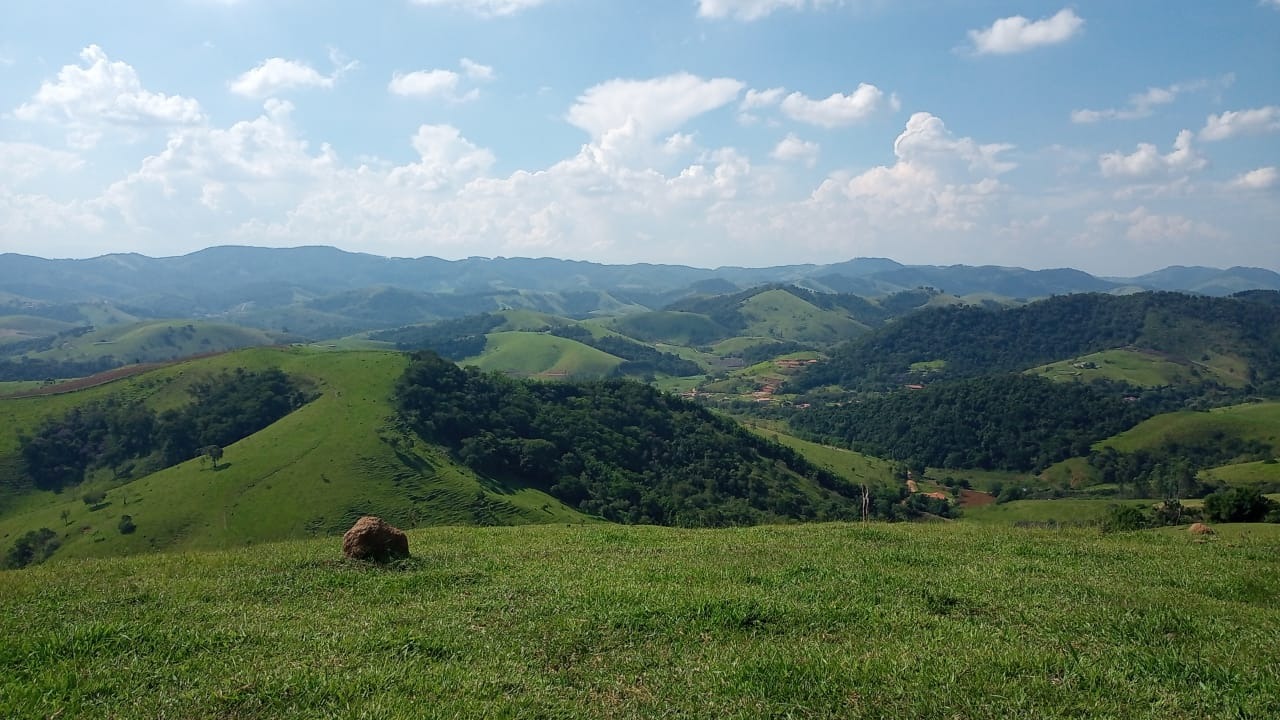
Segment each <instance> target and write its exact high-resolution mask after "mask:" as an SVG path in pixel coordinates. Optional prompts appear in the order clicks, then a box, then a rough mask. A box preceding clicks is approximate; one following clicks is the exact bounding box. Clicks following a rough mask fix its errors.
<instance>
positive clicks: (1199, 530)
mask: <svg viewBox="0 0 1280 720" xmlns="http://www.w3.org/2000/svg"><path fill="white" fill-rule="evenodd" d="M1187 532H1189V533H1191V534H1192V535H1212V534H1214V533H1213V528H1211V527H1209V526H1208V525H1205V524H1204V523H1193V524H1192V525H1191V527H1189V528H1187Z"/></svg>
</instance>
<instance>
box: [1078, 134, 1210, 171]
mask: <svg viewBox="0 0 1280 720" xmlns="http://www.w3.org/2000/svg"><path fill="white" fill-rule="evenodd" d="M1192 137H1193V135H1192V133H1191V131H1190V130H1183V131H1182V132H1180V133H1178V137H1177V138H1175V139H1174V141H1173V150H1171V151H1170V152H1169V153H1168V154H1165V155H1161V154H1160V151H1159V150H1158V149H1156V146H1155V145H1152V144H1151V143H1140V144H1139V145H1138V148H1137V150H1135V151H1134V152H1132V153H1130V154H1128V155H1125V154H1124V153H1120V152H1113V153H1106V154H1104V155H1102V156H1101V157H1099V158H1098V168H1099V169H1100V170H1101V171H1102V174H1103V176H1104V177H1131V178H1141V177H1149V176H1151V175H1155V174H1157V173H1181V172H1190V171H1194V170H1200V169H1202V168H1204V166H1205V165H1206V164H1207V162H1206V161H1205V159H1204V157H1203V156H1201V155H1200V154H1199V153H1198V152H1196V149H1195V148H1194V147H1193V146H1192V144H1191V140H1192Z"/></svg>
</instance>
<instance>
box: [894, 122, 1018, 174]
mask: <svg viewBox="0 0 1280 720" xmlns="http://www.w3.org/2000/svg"><path fill="white" fill-rule="evenodd" d="M1012 149H1013V146H1012V145H1006V144H998V143H993V144H987V145H980V144H978V143H977V142H975V141H974V140H973V138H967V137H966V138H957V137H955V136H954V135H952V133H951V131H950V130H947V127H946V125H944V124H943V122H942V119H941V118H939V117H936V116H934V115H931V114H929V113H924V112H920V113H915V114H914V115H912V116H911V118H910V119H908V120H907V126H906V128H904V129H903V131H902V134H901V135H899V136H898V138H897V139H896V140H894V141H893V152H894V154H895V155H897V156H898V158H899V159H900V160H904V161H906V162H909V163H916V164H920V163H926V164H937V163H938V162H939V161H940V160H941V159H943V158H954V159H958V160H961V161H963V162H964V163H965V165H966V166H967V167H968V168H969V170H970V171H972V172H977V173H987V174H992V175H999V174H1002V173H1005V172H1008V171H1009V170H1012V169H1013V168H1015V167H1017V166H1016V165H1015V164H1014V163H1012V162H1009V161H1007V160H1003V159H1001V158H1000V155H1001V154H1002V153H1004V152H1006V151H1008V150H1012Z"/></svg>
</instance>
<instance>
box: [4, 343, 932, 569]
mask: <svg viewBox="0 0 1280 720" xmlns="http://www.w3.org/2000/svg"><path fill="white" fill-rule="evenodd" d="M498 335H499V336H501V335H504V334H502V333H499V334H498ZM506 335H509V336H511V337H512V338H513V341H515V342H519V343H522V345H521V346H520V347H521V348H523V349H524V350H526V351H527V350H528V346H527V342H528V340H529V339H530V338H542V339H544V340H546V341H548V342H552V341H554V342H558V343H573V341H569V340H566V339H563V338H556V337H554V336H550V335H540V334H532V333H509V334H506ZM578 348H581V350H579V351H577V352H584V351H586V350H591V351H592V352H599V351H595V350H594V349H592V348H588V347H587V346H585V345H580V344H578ZM519 349H520V348H516V349H512V350H511V352H513V353H515V352H517V351H518V350H519ZM568 356H569V355H568V354H567V353H562V354H561V357H562V358H565V357H568ZM419 357H420V358H425V357H431V358H434V360H433V361H432V364H430V368H429V369H428V370H425V371H424V370H423V369H422V367H420V365H421V361H415V363H414V364H413V365H408V364H407V359H406V356H405V355H402V354H400V353H393V352H371V351H370V352H354V351H353V352H342V351H333V352H325V351H319V350H316V349H312V348H305V347H291V348H261V349H252V350H243V351H238V352H234V353H227V354H224V355H219V356H217V357H209V358H204V359H200V360H192V361H186V362H180V363H175V364H172V365H168V366H165V367H162V368H160V369H156V370H152V371H150V372H146V373H143V374H139V375H134V376H130V377H127V378H125V379H121V380H117V381H115V382H112V383H108V384H104V385H99V386H95V387H91V388H89V389H85V390H81V391H75V392H68V393H64V394H59V395H50V396H43V397H29V398H7V399H0V427H4V428H5V432H3V433H0V546H3V547H6V548H7V547H9V546H11V545H13V544H14V543H15V542H16V540H17V539H18V538H19V537H21V536H23V535H24V534H26V533H28V532H32V531H36V530H38V529H40V528H48V529H49V530H50V531H51V533H52V534H53V535H55V536H56V538H57V547H58V549H57V554H56V557H59V558H65V557H82V556H105V555H116V554H127V553H136V552H143V551H150V550H173V549H190V548H215V547H233V546H240V545H245V544H256V543H261V542H265V541H271V540H278V539H284V538H296V537H308V536H319V535H332V534H334V533H337V532H341V531H342V530H344V529H345V528H346V527H348V526H349V525H350V523H351V522H352V521H353V520H354V519H355V518H356V517H358V516H360V515H362V514H378V515H381V516H383V517H386V518H387V519H388V520H389V521H392V522H394V523H397V524H399V525H402V526H405V527H416V526H421V525H434V524H520V523H531V522H533V523H537V522H566V521H569V522H581V521H587V520H590V519H591V518H589V517H588V516H587V515H586V514H585V513H590V515H592V516H596V517H603V518H608V519H612V520H617V521H622V522H661V523H679V524H689V525H697V524H712V525H718V524H739V523H754V522H761V521H780V520H788V519H815V518H842V517H843V518H847V517H853V516H854V515H855V513H856V511H855V504H856V501H855V500H854V498H853V497H852V495H853V494H854V493H853V490H852V487H853V486H852V485H850V484H849V483H847V482H845V481H843V480H841V479H840V478H839V476H838V475H833V474H830V473H827V472H826V471H823V470H821V469H820V468H819V467H818V466H815V465H813V464H810V463H809V462H808V461H807V460H805V459H804V458H803V456H802V455H800V454H797V453H795V452H793V451H790V450H787V449H786V448H783V447H781V446H777V445H774V444H772V443H768V442H766V441H763V440H759V439H756V438H753V437H752V436H750V435H748V434H747V433H745V432H744V431H742V430H741V429H739V428H737V427H736V426H735V425H734V424H733V423H732V422H731V421H728V420H723V419H718V418H716V417H714V416H712V415H711V414H710V413H709V412H708V411H706V410H705V409H703V408H700V407H698V406H697V405H694V404H692V403H688V402H686V401H683V400H680V399H678V398H673V397H670V396H666V395H662V394H659V393H657V392H656V391H654V390H652V389H651V388H649V387H648V386H645V385H642V384H639V383H634V382H624V381H612V382H608V383H587V384H574V383H563V382H558V383H538V382H527V381H517V380H513V379H509V378H504V377H502V376H500V375H490V374H485V373H482V372H481V371H479V370H477V369H474V368H472V369H468V370H466V371H463V370H461V369H459V368H458V367H457V366H456V365H453V364H452V363H448V362H445V361H443V360H440V359H439V358H436V357H435V356H419ZM227 369H237V372H240V371H243V372H248V373H251V372H254V371H257V370H263V369H278V370H279V371H282V372H283V373H284V374H285V375H286V376H287V377H291V378H296V379H297V381H298V382H299V383H300V384H301V385H303V386H305V387H306V388H307V393H308V394H309V396H310V398H311V399H310V400H309V401H308V402H306V403H305V404H303V405H302V406H301V407H299V408H298V409H296V410H294V411H293V412H291V413H289V414H287V415H284V417H283V418H282V419H280V420H279V421H277V422H275V423H273V424H270V425H268V426H266V427H265V429H262V430H260V431H257V432H253V433H252V434H250V435H248V436H247V437H244V439H242V440H239V441H238V442H233V443H229V444H226V445H225V447H222V448H221V452H220V455H219V456H218V457H215V458H214V461H213V463H209V462H207V460H206V459H204V458H201V459H194V460H188V461H185V462H179V464H177V465H173V466H171V467H165V465H164V464H157V463H161V461H162V460H163V461H164V462H169V461H168V459H167V458H168V456H169V455H170V454H171V451H170V449H169V445H167V444H166V445H165V446H164V448H161V450H158V451H156V452H155V453H153V454H151V455H147V453H150V452H152V451H151V450H150V449H149V448H143V449H141V450H138V451H133V453H132V454H131V452H130V451H129V450H128V449H127V448H123V447H118V445H119V443H121V442H125V441H128V440H129V438H136V437H137V435H136V433H134V432H132V431H125V432H123V433H122V434H119V436H118V437H117V436H116V435H112V434H111V433H113V432H115V431H112V430H110V428H111V426H112V425H113V424H114V423H116V422H117V420H113V419H111V418H110V417H109V418H108V419H107V420H106V422H105V424H103V425H101V426H95V427H100V428H102V429H100V430H93V431H92V432H93V433H94V434H97V433H105V435H106V436H109V437H108V438H107V439H106V440H102V441H98V442H97V443H96V444H95V443H94V442H91V440H92V439H91V438H82V441H83V447H84V451H86V452H92V453H95V456H94V457H93V458H91V459H90V460H89V461H87V463H86V465H85V466H84V467H87V471H86V470H79V469H77V470H75V471H74V472H69V471H68V470H67V469H66V468H63V467H62V466H60V465H57V466H53V469H54V470H55V471H56V475H55V476H54V477H55V478H56V482H53V481H48V482H46V481H41V480H40V478H42V477H44V475H41V474H38V472H37V466H34V465H31V464H30V463H31V462H32V457H37V458H38V457H46V456H45V455H37V456H32V455H26V454H23V453H26V452H27V451H28V450H29V448H27V449H23V450H22V452H20V448H26V447H27V446H25V445H22V444H21V443H20V436H26V437H28V438H31V437H47V438H49V439H50V441H51V442H53V443H54V444H53V446H51V447H52V448H53V449H54V450H56V451H57V452H58V453H60V454H58V455H47V457H50V458H61V457H64V456H66V455H67V453H68V452H72V453H76V452H81V450H74V449H73V450H67V449H60V448H62V447H63V446H62V445H60V444H59V442H60V441H59V440H58V438H59V437H61V433H62V430H59V429H58V427H56V426H55V427H54V428H53V429H52V430H49V429H48V423H49V422H50V421H51V420H55V419H59V418H70V419H71V420H74V421H75V423H77V424H69V425H67V426H66V427H67V428H70V430H68V431H69V432H73V433H77V432H79V431H77V430H75V428H76V427H80V426H83V425H84V422H83V420H82V419H83V418H86V417H89V416H91V415H92V414H93V413H91V412H90V411H91V410H92V409H93V408H103V407H108V408H112V407H113V408H119V409H120V410H121V411H123V413H122V414H119V413H118V414H117V415H118V417H119V418H121V422H123V421H125V420H127V421H128V422H130V423H133V422H135V419H137V421H138V422H141V421H142V420H145V418H140V416H139V413H132V412H127V411H128V410H129V408H130V407H134V405H131V404H133V403H141V404H142V405H141V406H138V407H145V408H147V409H149V410H151V411H154V412H156V413H159V416H158V417H159V419H158V420H155V421H154V422H156V423H157V427H159V426H160V425H163V424H165V423H172V422H174V421H175V420H176V418H175V420H171V419H170V414H171V413H173V412H177V411H179V410H182V409H183V408H188V407H190V406H191V404H192V399H191V397H192V395H193V393H194V394H196V395H197V396H202V394H207V393H208V392H209V391H208V390H207V387H208V386H209V381H210V379H211V378H217V377H223V376H222V375H220V373H222V371H224V370H227ZM406 369H412V370H413V371H414V372H413V373H411V374H408V375H406V374H405V372H406ZM402 376H403V377H402ZM455 376H456V377H455ZM230 377H231V379H233V380H234V377H235V376H234V375H232V376H230ZM449 378H453V379H452V380H450V379H449ZM458 378H466V380H465V386H466V390H465V391H464V392H462V393H461V394H458V393H456V392H453V393H452V394H449V393H444V391H442V390H439V389H437V390H431V389H429V388H430V387H432V383H435V384H439V383H444V384H445V385H442V386H440V387H444V386H448V385H449V383H455V382H457V381H458ZM432 392H438V393H441V394H439V395H436V396H434V397H435V399H434V400H431V401H426V402H427V404H426V405H425V406H424V405H422V404H421V403H422V402H424V400H423V398H424V397H431V396H432V395H431V393H432ZM423 393H426V395H425V396H424V394H423ZM446 398H447V402H446ZM415 403H417V404H415ZM94 412H97V411H94ZM402 412H403V413H404V415H403V416H406V417H410V418H413V419H414V424H413V425H407V424H405V423H403V422H401V421H400V420H399V419H398V418H400V417H402V415H400V414H399V413H402ZM424 413H425V414H424ZM113 417H115V416H113ZM441 418H452V419H448V420H447V422H446V421H445V420H442V419H441ZM68 422H70V420H69V421H68ZM457 422H460V423H461V424H460V425H456V427H460V428H465V429H466V431H465V432H461V434H452V433H449V434H441V433H442V432H443V431H442V429H443V428H445V427H455V424H456V423H457ZM411 428H412V429H411ZM415 431H416V432H415ZM23 442H26V441H23ZM202 442H203V443H207V442H209V441H207V440H205V441H202ZM214 442H219V441H214ZM192 447H194V445H193V446H192ZM42 452H43V451H42ZM191 452H192V451H191V450H190V449H186V450H179V451H178V453H179V454H178V455H177V456H176V460H177V461H180V460H181V459H182V458H183V457H190V453H191ZM183 453H185V454H183ZM512 453H514V454H512ZM139 454H141V456H140V455H139ZM76 457H78V456H76ZM109 458H115V459H109ZM59 462H61V461H60V460H59ZM158 467H163V468H164V469H159V470H156V468H158ZM135 471H136V475H135ZM39 472H40V473H42V472H44V471H43V470H39ZM82 477H83V484H78V483H80V482H81V478H82ZM33 482H38V483H39V484H38V485H34V486H33ZM59 485H64V486H66V488H65V489H64V490H62V491H61V492H56V491H53V490H41V489H36V488H37V487H49V488H56V487H58V486H59ZM897 493H898V489H897V488H887V489H883V491H882V490H880V489H877V491H876V498H874V499H875V500H876V501H877V503H879V504H877V506H876V507H877V514H879V515H883V516H884V517H905V516H908V515H909V514H910V513H911V512H912V510H911V509H910V508H905V507H904V508H898V507H895V506H894V505H893V503H894V502H896V501H897V500H898V499H900V497H899V495H898V494H897ZM95 495H96V496H97V497H94V496H95ZM880 495H883V496H884V497H883V503H880V500H881V498H880ZM88 498H93V499H88ZM557 498H559V499H557ZM574 508H578V509H574ZM125 516H129V519H130V523H131V524H132V525H133V526H136V530H133V529H132V528H130V530H129V531H123V530H120V529H118V528H123V527H124V525H125V524H126V521H125Z"/></svg>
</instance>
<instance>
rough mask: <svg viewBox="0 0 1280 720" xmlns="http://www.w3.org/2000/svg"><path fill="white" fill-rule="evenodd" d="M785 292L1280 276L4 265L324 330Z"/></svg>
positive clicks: (1218, 283) (1028, 289) (916, 268)
mask: <svg viewBox="0 0 1280 720" xmlns="http://www.w3.org/2000/svg"><path fill="white" fill-rule="evenodd" d="M776 283H787V284H793V285H796V286H799V287H805V288H809V289H812V290H816V291H819V292H831V293H848V294H857V295H863V296H879V295H888V294H892V293H896V292H901V291H903V290H912V289H915V288H918V287H922V286H928V287H934V288H937V289H939V290H941V291H944V292H946V293H950V294H953V295H969V294H975V293H986V294H991V295H997V296H1005V297H1009V298H1023V299H1033V298H1038V297H1047V296H1051V295H1062V294H1070V293H1077V292H1120V291H1123V290H1135V289H1158V290H1184V291H1190V292H1198V293H1203V294H1209V295H1228V294H1232V293H1235V292H1240V291H1243V290H1250V289H1280V275H1278V274H1277V273H1275V272H1272V271H1270V270H1263V269H1259V268H1229V269H1226V270H1220V269H1216V268H1202V267H1194V268H1185V267H1171V268H1166V269H1164V270H1161V271H1158V272H1154V273H1149V274H1147V275H1143V276H1140V277H1137V278H1099V277H1095V276H1093V275H1090V274H1088V273H1085V272H1081V271H1079V270H1072V269H1054V270H1026V269H1023V268H1009V267H996V266H981V267H973V266H967V265H951V266H945V267H944V266H933V265H903V264H901V263H898V262H895V261H893V260H889V259H885V258H856V259H853V260H848V261H844V262H839V263H833V264H829V265H812V264H805V265H785V266H778V267H767V268H744V267H720V268H715V269H708V268H694V267H687V266H682V265H656V264H648V263H639V264H632V265H604V264H600V263H593V262H584V261H575V260H557V259H554V258H501V257H500V258H479V257H473V258H466V259H463V260H443V259H440V258H434V257H422V258H387V257H380V256H377V255H369V254H365V253H351V252H346V251H343V250H338V249H336V248H332V247H300V248H289V249H274V248H255V247H235V246H224V247H213V248H208V249H205V250H200V251H198V252H194V253H190V254H188V255H182V256H177V257H163V258H152V257H147V256H144V255H138V254H135V253H129V254H116V255H104V256H101V257H96V258H89V259H83V260H46V259H43V258H37V257H31V256H25V255H15V254H5V255H0V297H8V298H10V299H11V301H34V302H38V303H45V304H60V303H76V302H81V303H82V302H107V303H112V304H115V305H117V306H120V307H126V308H129V311H130V312H133V313H135V314H139V315H150V316H164V317H175V316H230V315H236V316H239V317H241V318H254V317H258V318H266V317H269V316H270V317H275V318H277V320H276V321H273V322H278V323H280V324H283V323H284V322H285V320H284V319H283V316H282V315H281V314H280V313H279V312H276V311H280V310H282V309H291V311H298V312H302V311H306V312H308V313H311V314H312V315H311V316H310V317H313V318H320V320H317V321H316V322H321V321H322V322H323V323H326V324H328V323H330V322H331V318H330V316H336V315H341V316H344V317H351V318H352V319H353V321H354V320H361V321H369V320H377V321H378V322H377V323H376V324H379V325H382V326H390V325H392V324H394V323H395V322H397V321H407V320H411V319H412V320H413V321H423V320H424V319H429V318H435V317H456V316H458V314H459V313H460V312H461V314H469V313H470V312H478V311H483V310H490V309H501V308H502V307H505V306H510V307H530V308H535V309H539V310H546V311H548V312H553V311H554V312H557V313H563V314H568V315H574V316H586V315H589V314H591V313H594V312H606V311H611V310H616V309H617V308H619V307H636V308H650V309H656V308H659V307H664V306H666V305H668V304H670V303H671V302H674V301H676V300H679V299H681V298H684V297H691V296H705V295H713V294H728V293H734V292H738V291H739V290H741V289H745V288H751V287H756V286H759V285H763V284H776ZM464 311H466V312H464ZM348 313H350V314H349V315H348ZM302 320H305V318H299V319H297V320H295V322H302ZM263 322H266V321H265V320H264V321H263Z"/></svg>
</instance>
